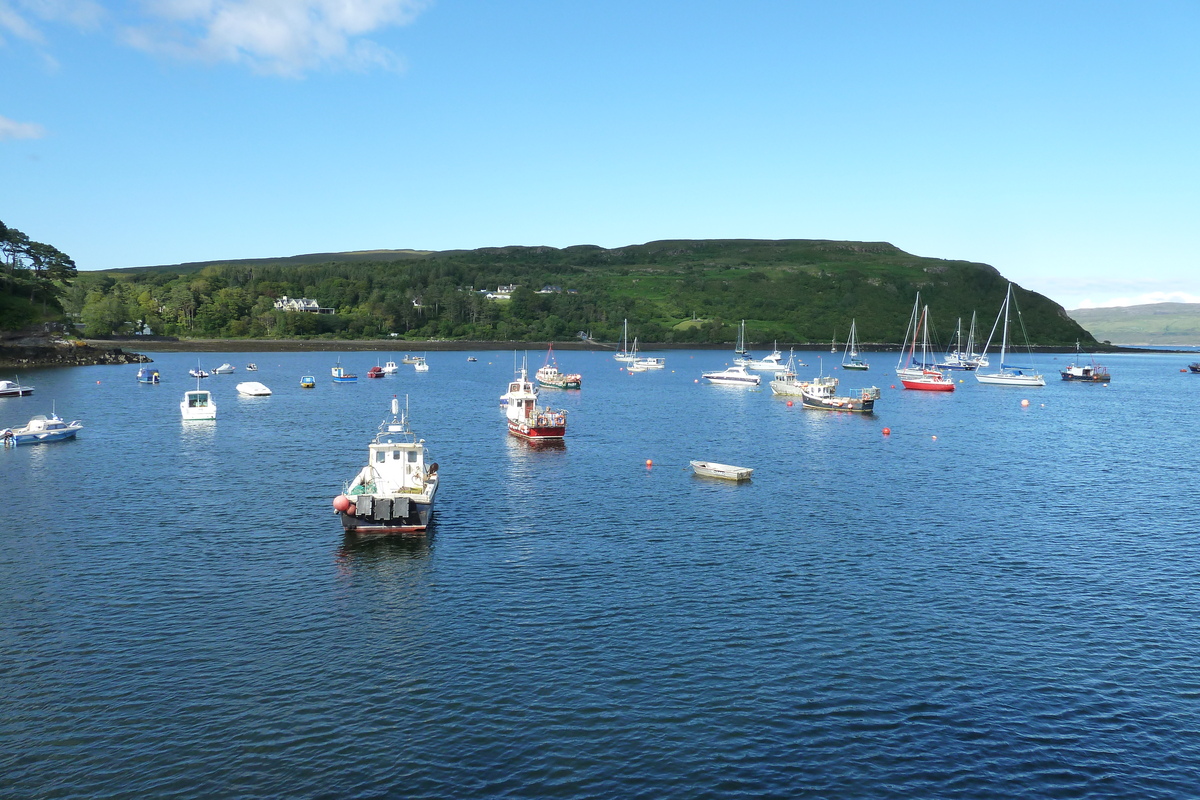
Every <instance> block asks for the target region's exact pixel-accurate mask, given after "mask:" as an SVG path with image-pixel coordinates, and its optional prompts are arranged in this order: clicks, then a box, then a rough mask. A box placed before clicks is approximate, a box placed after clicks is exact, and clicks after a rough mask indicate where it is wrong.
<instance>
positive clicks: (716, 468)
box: [690, 461, 754, 481]
mask: <svg viewBox="0 0 1200 800" xmlns="http://www.w3.org/2000/svg"><path fill="white" fill-rule="evenodd" d="M690 463H691V465H692V471H693V472H695V473H696V474H697V475H702V476H704V477H706V478H721V479H723V480H727V481H748V480H750V474H751V473H752V472H754V470H753V469H751V468H750V467H735V466H732V465H730V464H718V463H716V462H715V461H692V462H690Z"/></svg>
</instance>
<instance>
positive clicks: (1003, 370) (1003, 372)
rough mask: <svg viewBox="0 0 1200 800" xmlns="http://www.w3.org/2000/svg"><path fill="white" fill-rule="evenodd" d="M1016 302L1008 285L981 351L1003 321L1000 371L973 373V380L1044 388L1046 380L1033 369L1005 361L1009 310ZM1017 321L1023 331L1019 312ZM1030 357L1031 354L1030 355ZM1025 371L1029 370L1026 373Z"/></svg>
mask: <svg viewBox="0 0 1200 800" xmlns="http://www.w3.org/2000/svg"><path fill="white" fill-rule="evenodd" d="M1015 303H1016V301H1015V299H1014V298H1013V292H1012V284H1011V283H1010V284H1009V285H1008V289H1007V291H1005V293H1004V302H1003V303H1002V304H1001V305H1000V313H999V314H997V315H996V323H995V324H994V325H992V332H991V333H990V334H988V341H987V345H985V346H984V348H983V350H984V352H985V353H986V352H987V349H988V347H990V346H991V344H992V337H993V336H995V335H996V328H998V327H999V326H1000V321H1001V320H1003V321H1004V328H1003V332H1002V333H1001V336H1000V369H999V371H997V372H987V373H984V372H979V371H978V370H976V371H975V379H976V380H977V381H979V382H980V383H988V384H992V385H995V386H1045V385H1046V380H1045V379H1044V378H1043V377H1042V376H1041V374H1039V373H1037V372H1034V371H1033V367H1023V366H1017V365H1016V364H1008V363H1006V362H1005V359H1006V358H1007V356H1008V345H1009V335H1008V327H1009V326H1008V321H1009V309H1010V307H1011V306H1012V305H1015ZM1017 321H1018V322H1020V323H1021V331H1022V333H1024V331H1025V323H1024V322H1023V321H1021V311H1020V309H1018V310H1017ZM1025 341H1026V349H1028V342H1029V337H1028V336H1027V335H1026V337H1025ZM1031 355H1032V353H1031ZM1025 370H1030V371H1029V372H1026V371H1025Z"/></svg>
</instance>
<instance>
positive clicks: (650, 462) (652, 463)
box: [646, 458, 654, 467]
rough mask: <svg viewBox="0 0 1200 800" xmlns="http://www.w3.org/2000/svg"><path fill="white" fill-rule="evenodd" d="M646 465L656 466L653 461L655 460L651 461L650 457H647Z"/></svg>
mask: <svg viewBox="0 0 1200 800" xmlns="http://www.w3.org/2000/svg"><path fill="white" fill-rule="evenodd" d="M646 466H647V467H653V466H654V462H653V461H651V460H650V459H648V458H647V459H646Z"/></svg>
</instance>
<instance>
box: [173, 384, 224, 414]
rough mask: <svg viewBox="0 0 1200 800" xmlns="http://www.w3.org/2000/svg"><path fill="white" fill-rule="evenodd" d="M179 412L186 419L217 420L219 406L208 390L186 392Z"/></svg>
mask: <svg viewBox="0 0 1200 800" xmlns="http://www.w3.org/2000/svg"><path fill="white" fill-rule="evenodd" d="M179 411H180V413H181V414H183V418H184V419H216V418H217V404H216V403H215V402H214V401H213V399H212V394H211V393H210V392H209V391H208V390H207V389H195V390H192V391H190V392H185V393H184V395H183V400H182V401H180V403H179Z"/></svg>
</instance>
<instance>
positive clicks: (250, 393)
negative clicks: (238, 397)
mask: <svg viewBox="0 0 1200 800" xmlns="http://www.w3.org/2000/svg"><path fill="white" fill-rule="evenodd" d="M235 388H236V389H237V390H238V394H244V395H246V396H247V397H267V396H268V395H270V394H271V390H270V389H268V388H267V387H266V386H264V385H263V384H261V383H259V382H258V381H246V382H245V383H239V384H238V385H237V386H236V387H235Z"/></svg>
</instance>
